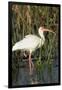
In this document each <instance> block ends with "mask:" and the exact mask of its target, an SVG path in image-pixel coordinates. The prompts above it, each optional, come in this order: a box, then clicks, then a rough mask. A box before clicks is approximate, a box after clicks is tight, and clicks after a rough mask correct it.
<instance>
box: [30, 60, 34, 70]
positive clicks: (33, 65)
mask: <svg viewBox="0 0 62 90" xmlns="http://www.w3.org/2000/svg"><path fill="white" fill-rule="evenodd" d="M31 65H32V69H33V68H34V64H33V62H32V60H31Z"/></svg>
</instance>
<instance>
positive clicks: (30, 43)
mask: <svg viewBox="0 0 62 90" xmlns="http://www.w3.org/2000/svg"><path fill="white" fill-rule="evenodd" d="M38 44H39V37H37V36H35V35H27V36H25V38H24V39H22V40H21V41H19V42H17V43H16V44H15V45H14V46H13V51H15V50H19V49H25V50H30V49H35V48H36V47H37V46H38Z"/></svg>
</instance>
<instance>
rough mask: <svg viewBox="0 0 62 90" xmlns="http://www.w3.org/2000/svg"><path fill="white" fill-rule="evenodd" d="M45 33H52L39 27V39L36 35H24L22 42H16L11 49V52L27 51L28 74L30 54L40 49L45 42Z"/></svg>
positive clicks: (31, 63)
mask: <svg viewBox="0 0 62 90" xmlns="http://www.w3.org/2000/svg"><path fill="white" fill-rule="evenodd" d="M45 31H49V32H52V33H55V32H53V31H52V30H49V29H45V28H43V27H40V28H39V30H38V33H39V35H40V37H38V36H36V35H32V34H30V35H26V36H25V38H23V39H22V40H20V41H19V42H16V43H15V45H14V46H13V48H12V51H16V50H26V51H29V69H30V74H31V73H32V66H33V62H32V59H31V54H32V52H33V51H35V50H36V49H37V48H40V47H41V46H42V45H43V44H44V42H45V37H44V33H43V32H45Z"/></svg>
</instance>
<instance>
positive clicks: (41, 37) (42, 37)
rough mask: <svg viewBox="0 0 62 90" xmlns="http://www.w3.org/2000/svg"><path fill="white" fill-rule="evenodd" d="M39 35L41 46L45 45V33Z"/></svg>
mask: <svg viewBox="0 0 62 90" xmlns="http://www.w3.org/2000/svg"><path fill="white" fill-rule="evenodd" d="M39 35H40V40H41V44H42V45H43V44H44V42H45V37H44V33H43V32H40V33H39Z"/></svg>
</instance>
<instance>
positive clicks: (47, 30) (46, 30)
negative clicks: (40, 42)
mask: <svg viewBox="0 0 62 90" xmlns="http://www.w3.org/2000/svg"><path fill="white" fill-rule="evenodd" d="M43 31H44V32H51V33H54V34H56V33H55V32H54V31H52V30H49V29H43Z"/></svg>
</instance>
